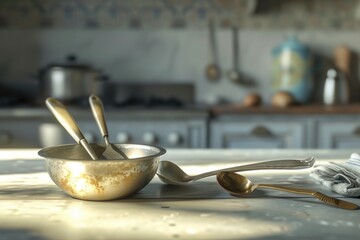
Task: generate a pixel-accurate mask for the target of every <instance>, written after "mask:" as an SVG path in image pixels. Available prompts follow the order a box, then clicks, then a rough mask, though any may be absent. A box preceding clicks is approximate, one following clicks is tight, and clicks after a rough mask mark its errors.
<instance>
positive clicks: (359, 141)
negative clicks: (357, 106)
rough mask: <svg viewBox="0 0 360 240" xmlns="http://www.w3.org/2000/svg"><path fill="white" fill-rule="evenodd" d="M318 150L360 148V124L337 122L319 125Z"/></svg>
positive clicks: (357, 122) (322, 122)
mask: <svg viewBox="0 0 360 240" xmlns="http://www.w3.org/2000/svg"><path fill="white" fill-rule="evenodd" d="M317 143H318V146H317V147H318V148H329V149H330V148H334V149H356V148H360V122H359V121H346V120H343V121H335V122H325V121H321V122H319V123H318V139H317Z"/></svg>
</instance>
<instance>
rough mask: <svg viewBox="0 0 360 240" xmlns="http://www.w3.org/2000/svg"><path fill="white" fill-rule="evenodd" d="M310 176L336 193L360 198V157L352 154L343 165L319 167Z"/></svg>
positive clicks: (331, 164)
mask: <svg viewBox="0 0 360 240" xmlns="http://www.w3.org/2000/svg"><path fill="white" fill-rule="evenodd" d="M310 176H311V177H312V178H314V179H316V180H318V181H320V182H321V184H323V185H324V186H326V187H327V188H330V189H331V190H333V191H334V192H336V193H339V194H341V195H345V196H350V197H359V196H360V155H359V154H357V153H353V154H351V156H350V158H349V159H348V160H346V161H345V162H343V163H333V162H331V163H328V164H326V165H317V166H315V167H314V169H313V170H312V171H311V173H310Z"/></svg>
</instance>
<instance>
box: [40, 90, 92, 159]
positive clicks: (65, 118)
mask: <svg viewBox="0 0 360 240" xmlns="http://www.w3.org/2000/svg"><path fill="white" fill-rule="evenodd" d="M45 102H46V106H47V107H48V109H49V110H50V111H51V113H52V114H53V115H54V117H55V118H56V119H57V120H58V121H59V123H60V124H61V125H62V126H63V127H64V128H65V130H66V131H67V132H68V133H69V134H70V135H71V136H72V137H73V138H74V139H75V141H76V142H77V143H78V144H80V145H81V146H83V147H84V149H85V150H86V152H87V153H88V154H89V155H90V157H91V158H92V159H93V160H97V159H99V158H98V156H97V155H96V153H95V152H94V150H93V149H92V147H91V146H90V144H89V143H88V142H87V140H86V139H85V137H84V135H83V134H82V132H81V130H80V128H79V127H78V125H77V124H76V122H75V120H74V118H73V117H72V116H71V114H70V113H69V111H68V110H67V109H66V107H65V106H64V105H63V104H62V103H61V102H60V101H58V100H56V99H55V98H51V97H50V98H47V99H46V101H45Z"/></svg>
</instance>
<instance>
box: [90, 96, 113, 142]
mask: <svg viewBox="0 0 360 240" xmlns="http://www.w3.org/2000/svg"><path fill="white" fill-rule="evenodd" d="M89 103H90V106H91V111H92V113H93V115H94V118H95V120H96V123H97V125H98V126H99V129H100V132H101V135H102V136H103V138H104V140H105V143H106V145H109V144H110V143H109V132H108V129H107V126H106V121H105V115H104V106H103V104H102V101H101V99H100V98H99V97H97V96H95V95H91V96H90V97H89Z"/></svg>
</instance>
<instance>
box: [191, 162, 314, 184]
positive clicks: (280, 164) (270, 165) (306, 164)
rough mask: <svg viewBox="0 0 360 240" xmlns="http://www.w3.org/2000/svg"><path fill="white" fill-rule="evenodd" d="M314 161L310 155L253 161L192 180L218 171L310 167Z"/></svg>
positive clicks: (203, 174)
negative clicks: (300, 157) (306, 156)
mask: <svg viewBox="0 0 360 240" xmlns="http://www.w3.org/2000/svg"><path fill="white" fill-rule="evenodd" d="M314 163H315V158H314V157H310V158H307V159H281V160H270V161H264V162H259V163H253V164H248V165H241V166H236V167H230V168H224V169H219V170H215V171H211V172H206V173H202V174H199V175H196V176H194V179H193V180H198V179H201V178H204V177H209V176H213V175H216V174H218V173H219V172H223V171H226V172H240V171H250V170H262V169H304V168H309V167H312V166H313V165H314Z"/></svg>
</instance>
